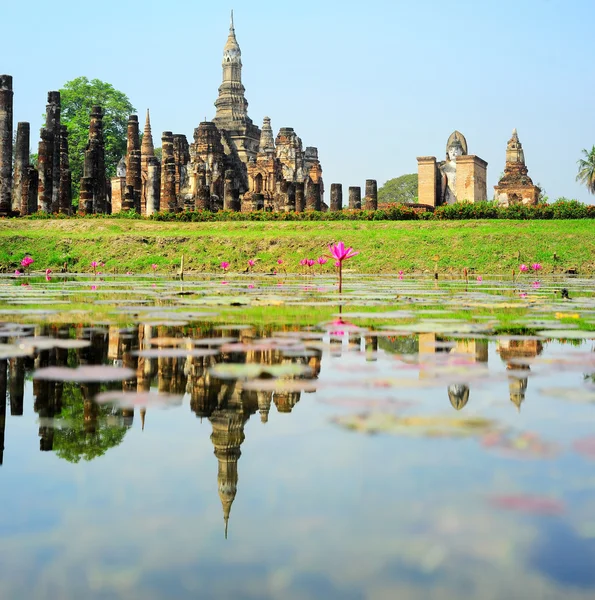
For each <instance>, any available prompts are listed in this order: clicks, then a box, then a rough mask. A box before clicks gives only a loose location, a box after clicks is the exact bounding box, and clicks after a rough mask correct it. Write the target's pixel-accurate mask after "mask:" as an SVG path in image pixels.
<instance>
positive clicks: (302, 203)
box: [295, 182, 306, 212]
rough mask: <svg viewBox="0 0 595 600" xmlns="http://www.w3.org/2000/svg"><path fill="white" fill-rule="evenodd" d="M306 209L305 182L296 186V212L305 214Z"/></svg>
mask: <svg viewBox="0 0 595 600" xmlns="http://www.w3.org/2000/svg"><path fill="white" fill-rule="evenodd" d="M305 209H306V198H305V196H304V184H303V182H298V183H296V184H295V212H304V210H305Z"/></svg>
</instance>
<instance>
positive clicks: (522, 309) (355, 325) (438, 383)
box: [0, 275, 595, 600]
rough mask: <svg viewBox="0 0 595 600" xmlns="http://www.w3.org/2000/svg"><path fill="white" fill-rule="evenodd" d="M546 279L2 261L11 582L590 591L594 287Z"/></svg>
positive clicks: (265, 589)
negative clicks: (95, 272) (6, 264)
mask: <svg viewBox="0 0 595 600" xmlns="http://www.w3.org/2000/svg"><path fill="white" fill-rule="evenodd" d="M23 283H25V284H26V285H22V284H23ZM537 283H538V284H539V285H535V282H533V281H532V280H527V281H523V280H521V281H517V282H512V281H504V280H502V279H497V278H493V279H490V278H485V279H484V280H483V281H481V282H475V281H473V282H469V283H467V282H464V281H454V280H453V281H444V282H443V281H440V282H435V281H433V280H432V281H430V280H429V279H423V278H417V279H412V278H410V279H407V278H405V279H404V280H401V279H399V278H398V277H383V278H376V277H365V276H358V275H350V276H347V277H346V279H345V282H344V293H343V294H342V295H341V296H339V294H338V293H337V290H336V282H335V281H334V279H332V278H330V277H325V276H316V277H307V278H306V277H300V276H293V277H292V276H283V277H281V276H277V277H265V276H260V277H259V276H255V275H254V276H250V275H245V276H227V277H226V279H223V278H221V277H215V276H213V277H203V278H200V279H195V280H192V281H186V282H179V281H178V282H174V281H168V280H166V279H164V278H160V277H156V276H153V277H137V276H130V277H112V278H95V277H87V276H79V277H68V278H66V277H53V278H52V279H51V280H50V281H45V280H43V279H41V278H37V279H36V278H29V279H24V278H20V279H15V278H9V277H5V278H4V279H2V280H0V396H2V395H4V396H5V397H6V402H5V403H4V402H2V403H0V464H1V465H2V466H1V467H0V506H2V510H1V511H0V557H1V559H0V579H1V581H2V587H1V592H0V597H2V598H3V599H4V598H10V599H12V598H19V599H21V598H28V599H34V598H35V599H37V598H40V599H50V598H51V599H55V598H61V599H70V598H73V599H75V598H76V599H79V598H91V599H96V598H97V599H103V598H143V599H144V600H149V599H153V598H155V599H158V598H181V599H182V598H198V597H200V598H237V599H244V598H245V599H252V598H254V599H256V598H259V599H260V598H271V599H272V598H283V599H294V598H295V599H301V598H304V599H305V598H308V599H310V598H321V599H322V598H324V599H333V598H341V599H344V598H347V599H351V598H353V599H356V598H357V599H359V598H371V599H381V598H382V599H383V598H407V599H418V598H419V599H421V598H424V599H427V598H440V599H450V598H452V599H455V598H456V599H459V598H461V597H468V598H493V599H500V598H502V599H510V598H566V599H568V598H572V599H574V598H576V599H582V598H584V599H586V598H593V597H594V595H595V509H594V506H595V503H594V499H595V475H594V473H595V471H594V467H595V381H594V379H595V351H594V350H595V340H594V338H595V331H594V330H595V297H594V291H593V281H592V280H581V279H552V278H550V279H547V278H545V277H544V278H541V279H540V281H539V282H537ZM562 290H565V291H566V292H567V294H566V293H564V294H563V293H562ZM565 295H568V296H569V299H566V298H562V296H565Z"/></svg>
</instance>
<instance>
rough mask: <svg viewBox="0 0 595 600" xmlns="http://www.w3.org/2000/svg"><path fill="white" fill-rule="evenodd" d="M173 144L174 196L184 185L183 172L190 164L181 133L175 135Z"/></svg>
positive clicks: (186, 143)
mask: <svg viewBox="0 0 595 600" xmlns="http://www.w3.org/2000/svg"><path fill="white" fill-rule="evenodd" d="M173 144H174V162H175V164H176V196H177V195H178V194H179V193H180V189H181V188H182V186H183V184H184V181H183V180H184V171H185V169H186V165H187V164H188V163H189V162H190V146H189V145H188V140H187V139H186V136H185V135H184V134H182V133H176V134H175V135H174V139H173Z"/></svg>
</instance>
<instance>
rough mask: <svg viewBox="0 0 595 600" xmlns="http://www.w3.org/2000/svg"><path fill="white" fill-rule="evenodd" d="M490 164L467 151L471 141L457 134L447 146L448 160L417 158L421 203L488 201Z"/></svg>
mask: <svg viewBox="0 0 595 600" xmlns="http://www.w3.org/2000/svg"><path fill="white" fill-rule="evenodd" d="M487 166H488V163H487V162H486V161H485V160H483V159H481V158H479V156H475V155H473V154H468V152H467V140H466V139H465V136H464V135H463V134H462V133H461V132H460V131H454V132H453V133H452V134H451V135H450V137H449V138H448V141H447V143H446V160H444V161H442V162H437V161H436V157H435V156H419V157H418V158H417V173H418V202H419V203H420V204H426V205H428V206H434V207H435V206H440V205H442V204H454V203H455V202H463V201H466V202H480V201H482V200H487V183H486V181H487Z"/></svg>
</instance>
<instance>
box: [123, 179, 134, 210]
mask: <svg viewBox="0 0 595 600" xmlns="http://www.w3.org/2000/svg"><path fill="white" fill-rule="evenodd" d="M134 196H135V191H134V186H133V185H128V184H126V189H125V191H124V202H122V210H133V209H134V208H135V197H134Z"/></svg>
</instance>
